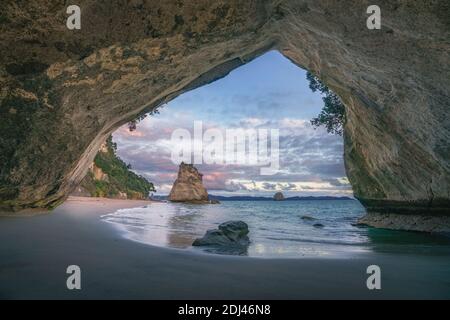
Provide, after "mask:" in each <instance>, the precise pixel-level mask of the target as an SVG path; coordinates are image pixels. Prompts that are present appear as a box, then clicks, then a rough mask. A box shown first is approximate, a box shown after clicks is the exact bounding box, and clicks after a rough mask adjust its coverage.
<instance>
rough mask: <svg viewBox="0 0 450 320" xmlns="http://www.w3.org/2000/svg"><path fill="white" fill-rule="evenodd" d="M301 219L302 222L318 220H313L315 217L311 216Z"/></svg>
mask: <svg viewBox="0 0 450 320" xmlns="http://www.w3.org/2000/svg"><path fill="white" fill-rule="evenodd" d="M300 219H302V220H307V221H313V220H316V218H313V217H311V216H301V218H300Z"/></svg>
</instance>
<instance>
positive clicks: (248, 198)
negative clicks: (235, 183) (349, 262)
mask: <svg viewBox="0 0 450 320" xmlns="http://www.w3.org/2000/svg"><path fill="white" fill-rule="evenodd" d="M167 198H168V196H155V195H154V196H153V197H152V199H154V200H167ZM209 199H210V200H218V201H273V197H255V196H229V197H226V196H218V195H212V194H210V195H209ZM308 200H355V199H353V198H350V197H333V196H316V197H314V196H305V197H299V196H295V197H287V198H284V200H283V201H308Z"/></svg>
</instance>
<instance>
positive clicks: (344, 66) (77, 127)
mask: <svg viewBox="0 0 450 320" xmlns="http://www.w3.org/2000/svg"><path fill="white" fill-rule="evenodd" d="M377 4H378V5H379V6H380V7H381V11H382V28H381V30H369V29H367V28H366V19H367V17H368V15H367V14H366V10H367V6H368V3H367V2H366V1H357V0H342V1H329V0H302V1H298V0H281V1H280V0H261V1H238V0H230V1H224V0H219V1H209V0H197V1H187V0H185V1H183V0H176V1H175V0H173V1H171V0H168V1H152V0H148V1H143V0H136V1H128V2H126V3H123V2H105V1H95V0H84V1H81V2H80V4H79V5H80V6H81V9H82V10H81V11H82V19H81V20H82V26H81V30H68V29H67V28H66V27H65V22H66V18H67V14H66V6H65V5H64V2H59V4H54V3H53V2H51V1H47V0H35V1H25V2H21V3H20V5H16V4H15V3H14V2H13V1H2V2H1V4H0V7H1V8H0V12H1V16H0V28H1V32H0V43H2V45H1V46H0V61H1V65H0V88H1V90H0V164H1V165H0V207H1V208H2V209H3V210H13V211H20V210H22V209H26V208H52V207H55V206H57V205H58V204H60V203H61V202H62V201H63V200H64V199H65V198H66V196H67V195H68V194H69V192H70V191H71V190H73V189H74V188H75V187H76V186H77V185H78V184H79V182H80V181H81V180H82V179H83V177H84V175H85V174H86V172H87V170H88V167H89V165H90V163H92V160H93V159H94V156H95V154H96V152H97V150H98V149H99V147H100V145H101V144H102V143H103V142H104V141H105V139H106V137H107V136H108V135H109V134H111V132H113V131H114V130H115V129H117V128H118V127H119V126H121V125H123V124H125V123H127V122H128V121H130V120H132V119H134V118H136V116H138V115H140V114H142V113H143V112H146V111H151V110H153V109H154V108H155V107H157V106H159V105H161V104H162V103H164V102H167V101H169V100H171V99H173V98H175V97H176V96H178V95H180V94H181V93H183V92H186V91H188V90H191V89H194V88H196V87H199V86H201V85H204V84H206V83H209V82H211V81H213V80H215V79H218V78H220V77H223V76H225V75H226V74H227V73H229V72H230V71H231V70H233V69H235V68H237V67H239V66H241V65H243V64H245V63H247V62H248V61H250V60H252V59H253V58H255V57H257V56H259V55H261V54H262V53H264V52H267V51H268V50H278V51H280V52H281V53H282V54H284V55H285V56H286V57H288V58H289V59H290V60H291V61H293V62H294V63H295V64H297V65H298V66H301V67H304V68H306V69H308V70H310V71H311V72H313V73H314V74H316V75H317V76H318V77H319V78H320V79H321V80H322V81H323V82H324V83H325V84H326V85H327V86H328V87H330V88H331V89H332V90H333V91H334V92H336V93H337V94H338V95H339V96H340V97H341V99H342V100H343V102H344V104H345V106H346V111H347V119H348V120H347V123H346V125H345V133H344V135H345V137H344V138H345V141H344V144H345V150H344V152H345V163H346V170H347V175H348V178H349V180H350V182H351V184H352V186H353V189H354V192H355V196H356V197H357V198H358V199H360V200H361V202H362V203H363V204H364V205H365V206H366V208H367V209H368V210H369V211H371V212H382V213H385V214H390V213H398V214H411V213H413V214H418V215H434V214H444V215H450V163H449V162H450V160H449V159H450V146H449V141H450V117H449V96H450V94H449V88H450V77H449V76H448V75H449V74H450V42H449V40H448V39H450V23H449V19H448V17H449V16H450V7H449V5H448V1H447V0H436V1H416V0H398V1H387V0H380V1H379V2H378V3H377Z"/></svg>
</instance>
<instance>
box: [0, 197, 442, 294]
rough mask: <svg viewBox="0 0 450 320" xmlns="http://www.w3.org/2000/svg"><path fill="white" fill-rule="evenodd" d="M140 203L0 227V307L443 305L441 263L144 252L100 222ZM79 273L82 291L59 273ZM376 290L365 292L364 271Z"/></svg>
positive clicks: (83, 206)
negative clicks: (121, 302)
mask: <svg viewBox="0 0 450 320" xmlns="http://www.w3.org/2000/svg"><path fill="white" fill-rule="evenodd" d="M142 205H151V203H150V202H148V201H127V200H106V199H92V198H74V197H72V198H69V200H68V201H67V202H66V203H65V204H63V205H62V206H61V207H59V208H57V209H56V210H54V211H53V212H51V213H50V214H46V215H39V216H33V217H27V218H21V219H18V218H11V217H2V218H0V298H3V299H15V298H19V299H26V298H31V299H45V298H56V299H84V298H88V299H89V298H92V299H93V298H97V299H98V298H100V299H133V298H134V299H136V298H137V299H147V298H148V299H301V298H308V299H316V298H337V299H345V298H356V299H364V298H369V299H379V298H447V299H448V298H450V284H449V279H450V268H449V266H448V265H447V261H448V259H447V258H446V257H439V256H431V257H427V258H426V259H425V258H424V257H416V256H411V255H404V254H398V255H393V254H380V253H370V254H361V255H360V256H357V257H355V258H354V259H323V258H318V259H311V258H308V259H261V258H249V257H230V256H216V255H208V254H196V253H192V252H187V251H182V250H177V249H167V248H158V247H152V246H148V245H145V244H140V243H136V242H133V241H130V240H127V239H125V238H123V237H121V235H120V234H119V232H118V231H117V230H116V229H115V228H114V226H113V225H111V224H108V223H105V222H103V221H101V220H100V219H99V217H100V215H103V214H106V213H111V212H114V211H115V210H117V209H119V208H125V207H136V206H142ZM73 264H75V265H78V266H80V267H81V278H82V280H81V286H82V288H81V290H73V291H70V290H68V289H67V288H66V279H67V276H68V275H67V274H66V268H67V266H69V265H73ZM371 264H377V265H379V266H380V267H381V270H382V289H381V290H379V291H370V290H368V289H367V287H366V279H367V276H368V275H367V274H366V268H367V266H368V265H371Z"/></svg>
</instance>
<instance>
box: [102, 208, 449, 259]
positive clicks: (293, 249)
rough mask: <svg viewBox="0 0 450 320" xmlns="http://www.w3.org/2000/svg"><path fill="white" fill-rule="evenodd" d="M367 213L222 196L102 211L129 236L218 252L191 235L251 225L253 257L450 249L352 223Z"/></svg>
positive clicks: (443, 240) (429, 239)
mask: <svg viewBox="0 0 450 320" xmlns="http://www.w3.org/2000/svg"><path fill="white" fill-rule="evenodd" d="M364 214H365V211H364V208H363V207H362V206H361V204H360V203H359V202H358V201H356V200H308V201H307V200H304V201H223V202H222V203H221V204H216V205H212V204H211V205H193V204H176V203H152V204H150V205H148V206H145V207H139V208H132V209H121V210H118V211H117V212H115V213H112V214H107V215H104V216H103V217H102V219H103V220H104V221H106V222H109V223H112V224H114V225H115V226H116V227H117V228H118V229H119V230H120V231H122V233H123V235H124V236H125V237H126V238H128V239H131V240H134V241H138V242H142V243H146V244H149V245H154V246H162V247H171V248H179V249H185V250H196V251H199V252H207V253H222V252H221V251H220V250H216V248H209V247H192V245H191V244H192V242H193V241H194V239H195V238H198V237H201V236H203V235H204V234H205V232H206V231H207V230H208V229H214V228H217V226H218V225H219V224H221V223H223V222H225V221H230V220H241V221H244V222H246V223H247V224H248V226H249V230H250V233H249V238H250V241H251V244H250V246H249V247H248V248H246V250H245V251H243V252H242V251H241V252H239V254H240V255H247V256H251V257H276V258H297V257H349V256H352V255H356V254H358V253H368V252H371V251H380V252H393V253H408V252H411V253H414V254H423V255H427V254H433V255H435V254H438V255H441V254H442V255H449V254H450V239H449V238H447V237H442V236H437V235H430V234H421V233H413V232H402V231H390V230H380V229H372V228H365V227H358V226H355V225H354V224H355V223H356V221H357V219H358V218H359V217H361V216H362V215H364Z"/></svg>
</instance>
